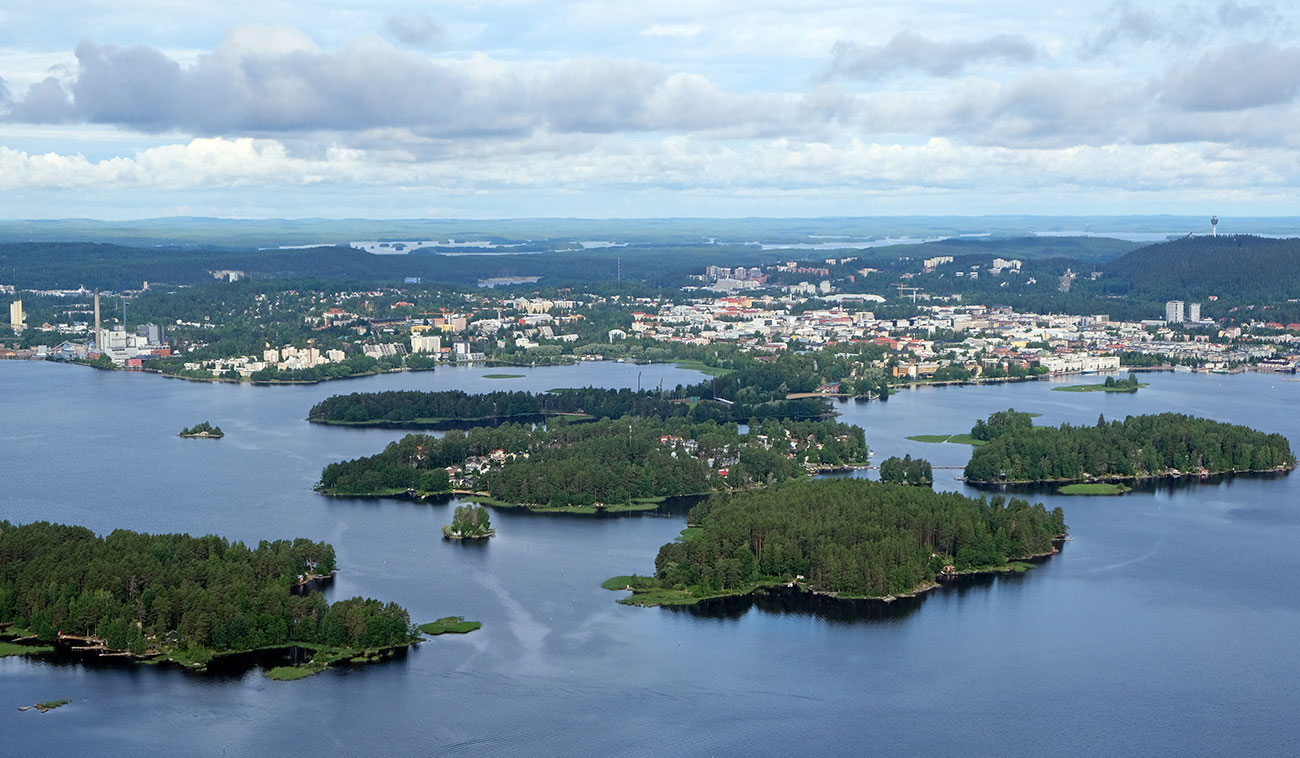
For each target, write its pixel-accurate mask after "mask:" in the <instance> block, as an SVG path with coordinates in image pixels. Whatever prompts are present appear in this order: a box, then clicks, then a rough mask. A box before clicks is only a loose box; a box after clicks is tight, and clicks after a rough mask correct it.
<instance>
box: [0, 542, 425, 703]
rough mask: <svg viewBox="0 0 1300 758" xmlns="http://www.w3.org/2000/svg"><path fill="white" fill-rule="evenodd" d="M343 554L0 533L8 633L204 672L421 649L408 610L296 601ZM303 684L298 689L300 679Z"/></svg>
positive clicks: (307, 546) (315, 596)
mask: <svg viewBox="0 0 1300 758" xmlns="http://www.w3.org/2000/svg"><path fill="white" fill-rule="evenodd" d="M334 568H335V566H334V548H333V547H331V546H330V545H328V544H326V543H323V542H312V541H311V540H306V539H296V540H293V541H292V542H290V541H287V540H277V541H275V542H266V541H263V542H261V543H260V544H259V545H258V546H257V547H256V548H249V547H247V546H245V545H244V544H243V543H241V542H230V541H228V540H226V539H223V538H221V537H215V536H211V535H209V536H206V537H191V536H189V535H184V534H158V535H151V534H142V533H137V532H130V531H125V530H117V531H114V532H113V533H111V534H109V535H108V536H107V537H99V536H96V535H95V534H94V533H93V532H91V531H90V530H89V529H85V528H83V527H77V526H65V525H61V524H51V523H47V522H35V523H31V524H25V525H15V524H11V523H9V522H8V521H0V628H4V629H5V635H6V636H8V637H10V638H13V639H12V641H13V642H17V643H27V644H31V643H37V644H44V645H47V646H48V645H50V644H58V645H71V646H72V649H73V650H80V651H86V652H90V653H96V654H98V655H100V656H102V657H115V658H121V659H124V660H138V661H145V660H148V661H150V662H159V661H172V662H176V663H180V664H182V665H185V666H187V667H190V668H200V669H201V668H202V667H203V666H204V665H205V664H206V663H207V662H209V661H210V660H211V659H212V658H213V657H214V656H216V655H223V654H230V653H237V652H244V651H252V650H259V649H275V648H286V647H291V646H295V647H302V648H308V649H311V650H315V651H316V660H315V662H314V663H313V664H308V666H310V667H312V668H313V669H314V670H320V669H321V668H324V666H325V665H327V662H329V661H337V660H342V659H353V658H355V657H357V656H363V655H366V654H367V652H369V654H370V655H372V656H373V655H374V654H375V653H376V652H378V651H383V650H391V649H395V648H400V647H405V646H406V645H408V644H410V643H412V642H414V641H415V640H416V639H417V635H416V633H415V629H414V627H413V626H412V625H411V621H410V617H409V616H408V614H407V612H406V610H405V609H404V608H402V607H401V606H398V605H396V604H394V603H382V602H380V601H378V600H372V599H369V598H360V597H354V598H351V599H349V600H340V601H337V602H334V603H327V602H326V601H325V599H324V598H323V597H322V596H321V594H320V593H319V592H315V591H313V592H309V593H303V594H295V592H294V589H295V588H296V587H298V586H300V585H302V584H304V583H305V582H306V581H307V580H309V579H311V578H315V577H322V576H329V575H330V574H332V572H333V571H334ZM291 678H296V677H291Z"/></svg>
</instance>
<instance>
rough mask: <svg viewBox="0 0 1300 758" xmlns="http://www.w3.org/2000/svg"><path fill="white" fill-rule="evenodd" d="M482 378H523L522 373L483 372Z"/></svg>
mask: <svg viewBox="0 0 1300 758" xmlns="http://www.w3.org/2000/svg"><path fill="white" fill-rule="evenodd" d="M483 378H484V379H523V378H524V375H523V374H484V375H483Z"/></svg>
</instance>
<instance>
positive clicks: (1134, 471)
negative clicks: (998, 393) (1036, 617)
mask: <svg viewBox="0 0 1300 758" xmlns="http://www.w3.org/2000/svg"><path fill="white" fill-rule="evenodd" d="M971 436H972V437H975V438H976V439H980V440H986V441H987V444H984V445H981V446H979V447H977V448H975V452H974V453H973V454H972V455H971V459H970V462H969V463H967V464H966V471H965V476H966V479H967V481H971V482H1035V481H1058V480H1067V481H1068V480H1079V479H1092V478H1138V479H1142V478H1149V477H1156V476H1166V475H1189V474H1195V473H1206V474H1218V473H1228V472H1239V471H1274V470H1277V469H1279V468H1286V469H1290V468H1294V467H1295V465H1296V459H1295V456H1294V455H1292V453H1291V445H1290V443H1289V442H1288V441H1287V439H1286V438H1285V437H1283V436H1282V435H1280V434H1266V433H1264V432H1260V431H1256V430H1254V429H1250V428H1248V427H1245V426H1240V425H1237V424H1225V423H1222V422H1218V421H1211V420H1210V419H1204V418H1195V417H1193V416H1187V415H1184V414H1180V413H1161V414H1157V415H1145V416H1129V417H1128V418H1126V419H1124V420H1123V421H1110V422H1107V421H1106V419H1105V418H1104V417H1098V419H1097V423H1096V425H1094V426H1070V425H1068V424H1062V425H1060V426H1059V427H1034V426H1033V424H1032V420H1031V418H1030V416H1029V414H1027V413H1017V412H1016V411H1014V410H1008V411H1000V412H998V413H995V414H993V415H992V416H990V417H989V419H988V421H987V422H985V421H979V422H976V424H975V427H974V428H973V429H971Z"/></svg>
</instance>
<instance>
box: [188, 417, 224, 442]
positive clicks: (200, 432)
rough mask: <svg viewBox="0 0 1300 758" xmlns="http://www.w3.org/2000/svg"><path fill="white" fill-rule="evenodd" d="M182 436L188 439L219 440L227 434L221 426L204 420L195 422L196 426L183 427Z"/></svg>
mask: <svg viewBox="0 0 1300 758" xmlns="http://www.w3.org/2000/svg"><path fill="white" fill-rule="evenodd" d="M180 436H182V437H186V438H188V439H199V440H219V439H221V438H222V437H224V436H226V433H225V432H223V431H221V427H219V426H213V425H212V424H210V423H208V422H207V421H204V422H203V423H201V424H195V425H194V426H191V427H188V428H186V429H182V430H181V433H180Z"/></svg>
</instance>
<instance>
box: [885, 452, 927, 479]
mask: <svg viewBox="0 0 1300 758" xmlns="http://www.w3.org/2000/svg"><path fill="white" fill-rule="evenodd" d="M880 481H882V482H885V483H886V484H917V485H924V486H929V485H931V484H934V467H933V466H931V465H930V462H929V461H927V460H926V459H924V458H913V457H912V456H911V455H904V456H903V457H902V458H899V457H898V456H897V455H892V456H890V457H888V458H886V459H885V461H884V463H881V464H880Z"/></svg>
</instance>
